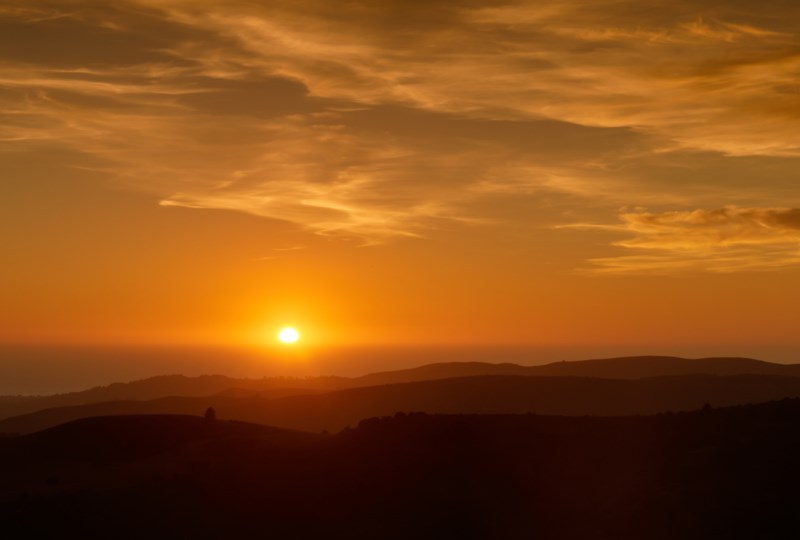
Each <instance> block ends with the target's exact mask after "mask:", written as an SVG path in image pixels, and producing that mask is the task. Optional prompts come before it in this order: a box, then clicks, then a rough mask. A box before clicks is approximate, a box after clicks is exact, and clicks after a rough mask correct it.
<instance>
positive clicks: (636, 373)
mask: <svg viewBox="0 0 800 540" xmlns="http://www.w3.org/2000/svg"><path fill="white" fill-rule="evenodd" d="M487 375H518V376H550V377H554V376H557V377H594V378H610V379H641V378H647V377H663V376H680V375H775V376H785V377H800V364H774V363H770V362H763V361H760V360H753V359H750V358H698V359H686V358H676V357H671V356H637V357H625V358H608V359H599V360H584V361H578V362H556V363H552V364H546V365H541V366H521V365H518V364H509V363H504V364H502V363H501V364H495V363H487V362H449V363H438V364H429V365H424V366H419V367H415V368H411V369H403V370H397V371H386V372H380V373H372V374H369V375H364V376H362V377H355V378H345V377H312V378H303V379H299V378H296V379H293V378H283V377H265V378H263V379H242V378H231V377H225V376H223V375H203V376H200V377H185V376H182V375H168V376H159V377H152V378H149V379H144V380H140V381H132V382H127V383H114V384H111V385H109V386H101V387H97V388H91V389H89V390H84V391H82V392H72V393H68V394H58V395H54V396H0V419H3V418H8V417H11V416H19V415H22V414H27V413H31V412H34V411H39V410H43V409H51V408H56V407H70V406H75V405H84V404H88V403H104V402H109V401H134V400H135V401H144V400H153V399H159V398H164V397H175V396H181V397H201V396H202V397H207V396H212V395H216V394H224V395H230V396H260V397H265V398H277V397H283V396H289V395H303V394H312V393H319V392H331V391H336V390H343V389H347V388H362V387H366V386H382V385H387V384H397V383H404V382H418V381H430V380H439V379H451V378H458V377H475V376H487Z"/></svg>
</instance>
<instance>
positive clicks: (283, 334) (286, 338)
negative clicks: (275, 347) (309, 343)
mask: <svg viewBox="0 0 800 540" xmlns="http://www.w3.org/2000/svg"><path fill="white" fill-rule="evenodd" d="M299 339H300V332H298V331H297V330H295V329H294V328H292V327H289V326H287V327H286V328H283V329H281V331H280V332H278V341H280V342H281V343H285V344H287V345H290V344H292V343H296V342H297V341H298V340H299Z"/></svg>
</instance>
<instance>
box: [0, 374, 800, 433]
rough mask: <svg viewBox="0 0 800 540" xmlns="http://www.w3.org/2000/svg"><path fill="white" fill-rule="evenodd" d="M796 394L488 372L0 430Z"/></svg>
mask: <svg viewBox="0 0 800 540" xmlns="http://www.w3.org/2000/svg"><path fill="white" fill-rule="evenodd" d="M787 397H800V378H798V377H783V376H775V375H732V376H724V377H721V376H714V375H684V376H670V377H652V378H647V379H627V380H626V379H601V378H588V377H543V376H514V375H489V376H473V377H462V378H453V379H439V380H431V381H419V382H412V383H398V384H388V385H382V386H370V387H362V388H350V389H347V390H339V391H336V392H327V393H318V394H308V395H294V396H287V397H281V398H268V397H265V396H263V395H256V396H243V397H237V396H229V395H216V396H209V397H170V398H161V399H156V400H149V401H117V402H108V403H93V404H87V405H78V406H73V407H59V408H53V409H46V410H43V411H37V412H35V413H30V414H27V415H21V416H16V417H12V418H7V419H5V420H2V421H0V433H31V432H34V431H39V430H42V429H45V428H48V427H52V426H55V425H58V424H61V423H64V422H68V421H70V420H75V419H78V418H86V417H91V416H105V415H118V414H199V413H201V412H202V411H204V410H205V409H206V407H209V406H213V407H214V408H215V409H216V410H217V413H218V414H219V416H220V418H226V419H235V420H240V421H246V422H254V423H259V424H269V425H274V426H278V427H282V428H287V429H298V430H303V431H311V432H319V431H322V430H327V431H331V432H337V431H339V430H341V429H343V428H345V427H347V426H348V425H355V424H356V423H357V422H358V421H360V420H361V419H363V418H368V417H372V416H385V415H391V414H394V413H395V412H397V411H406V412H408V411H422V412H426V413H432V414H433V413H435V414H522V413H537V414H555V415H571V416H582V415H596V416H617V415H632V414H654V413H659V412H665V411H689V410H696V409H699V408H701V407H702V406H703V405H704V404H706V403H711V404H712V405H714V406H730V405H741V404H747V403H759V402H765V401H770V400H775V399H782V398H787Z"/></svg>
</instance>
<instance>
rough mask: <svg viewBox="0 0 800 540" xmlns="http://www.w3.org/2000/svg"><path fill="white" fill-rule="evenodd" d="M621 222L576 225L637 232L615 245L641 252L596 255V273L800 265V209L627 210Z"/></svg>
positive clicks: (726, 269) (747, 268)
mask: <svg viewBox="0 0 800 540" xmlns="http://www.w3.org/2000/svg"><path fill="white" fill-rule="evenodd" d="M620 218H621V221H622V223H621V224H617V225H593V224H578V225H573V226H572V227H578V228H588V229H598V230H605V231H611V232H624V233H631V234H633V235H634V236H633V237H630V238H628V239H624V240H620V241H617V242H614V245H615V246H618V247H622V248H626V249H628V250H631V251H634V252H637V254H635V255H620V256H618V257H604V258H597V259H592V260H591V262H592V263H594V265H595V267H594V268H592V269H590V270H588V271H590V272H594V273H612V274H623V273H624V274H627V273H671V272H676V271H696V270H701V271H711V272H737V271H745V270H773V269H780V268H785V267H789V266H797V265H798V264H800V209H798V208H737V207H726V208H721V209H717V210H703V209H698V210H691V211H673V212H663V213H651V212H645V211H637V212H625V213H623V214H621V215H620Z"/></svg>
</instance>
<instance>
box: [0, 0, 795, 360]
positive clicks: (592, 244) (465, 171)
mask: <svg viewBox="0 0 800 540" xmlns="http://www.w3.org/2000/svg"><path fill="white" fill-rule="evenodd" d="M798 28H800V4H798V3H797V2H795V1H794V0H767V1H765V2H758V3H754V2H750V1H745V0H738V1H737V0H729V1H721V0H718V1H712V0H701V1H676V2H641V1H637V2H634V1H632V0H631V1H629V0H622V1H618V0H614V1H611V0H609V1H605V0H599V1H597V2H591V3H589V4H587V3H586V2H579V1H577V0H575V1H571V0H559V1H555V0H554V1H536V2H533V1H531V2H503V1H496V2H494V1H453V2H439V3H435V2H422V1H420V2H413V1H408V0H402V1H401V0H396V1H375V2H348V3H339V2H328V1H322V0H319V1H306V2H301V1H285V2H283V1H279V0H278V1H270V2H256V1H244V0H232V1H226V2H219V1H217V2H211V1H204V0H191V1H190V0H120V1H119V2H114V3H106V2H89V1H77V0H75V1H72V0H58V1H55V0H54V1H44V0H42V1H39V0H6V1H4V2H3V4H2V6H0V50H1V51H2V54H0V198H1V200H2V201H3V211H2V213H0V241H1V242H2V243H1V244H0V245H2V246H3V249H2V255H1V256H0V257H2V259H1V260H0V277H2V279H0V342H5V343H36V344H44V343H103V344H130V343H137V344H150V343H156V344H157V343H184V344H209V343H213V344H226V345H236V344H248V345H251V344H258V343H265V344H269V345H270V346H272V344H273V342H274V334H275V332H277V330H278V329H279V328H280V327H281V326H284V325H286V324H293V325H297V327H299V328H300V329H301V331H302V332H303V338H304V342H305V346H307V347H311V346H314V347H322V348H324V347H326V346H332V345H336V346H342V345H393V344H405V345H430V344H488V345H519V344H524V345H535V346H548V347H550V346H553V347H558V346H578V345H579V346H586V347H592V346H597V347H607V346H626V347H628V346H630V347H639V348H640V349H641V352H648V351H650V350H653V349H655V348H658V349H659V352H662V351H664V348H665V347H668V346H669V344H674V345H675V348H676V349H675V351H674V352H681V351H686V350H689V349H690V348H691V346H694V345H696V346H698V347H704V348H703V350H704V351H706V352H709V351H713V348H714V347H715V346H720V347H725V348H726V349H725V350H726V352H730V347H734V348H735V347H736V346H741V347H742V350H746V351H748V353H749V354H758V353H759V352H763V354H762V356H763V357H765V358H767V359H769V358H770V354H771V353H769V352H768V351H774V350H776V348H778V349H780V350H782V351H784V353H786V352H787V351H789V352H791V351H798V350H800V337H798V336H799V335H800V333H798V332H797V321H796V318H797V316H796V312H797V306H798V305H800V287H798V286H797V284H798V283H799V282H800V281H799V278H800V189H798V186H800V129H798V125H800V80H799V79H798V73H800V35H799V34H798ZM681 347H682V348H683V349H681ZM687 347H688V349H687ZM678 349H680V350H678ZM653 352H655V351H653ZM667 352H669V351H667Z"/></svg>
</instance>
